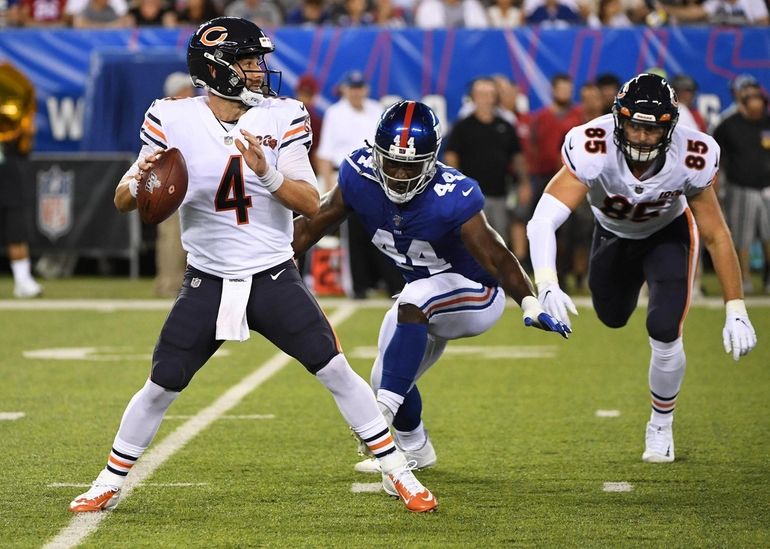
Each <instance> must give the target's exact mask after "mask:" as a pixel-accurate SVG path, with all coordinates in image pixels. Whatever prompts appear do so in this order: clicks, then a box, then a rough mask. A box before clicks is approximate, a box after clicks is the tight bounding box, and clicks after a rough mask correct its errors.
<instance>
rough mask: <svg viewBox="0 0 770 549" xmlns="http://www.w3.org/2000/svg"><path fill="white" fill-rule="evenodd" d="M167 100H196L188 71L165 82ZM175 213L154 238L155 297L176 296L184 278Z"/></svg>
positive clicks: (174, 75)
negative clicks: (187, 98) (173, 98)
mask: <svg viewBox="0 0 770 549" xmlns="http://www.w3.org/2000/svg"><path fill="white" fill-rule="evenodd" d="M163 95H165V96H166V97H195V95H196V92H195V87H194V86H193V83H192V80H191V79H190V75H189V74H188V73H186V72H172V73H171V74H169V75H168V76H167V77H166V81H165V82H164V83H163ZM179 223H180V222H179V212H178V211H176V212H174V213H173V215H171V217H169V218H168V219H166V220H165V221H164V222H163V223H161V224H159V225H158V226H157V236H156V239H155V281H154V287H155V295H156V296H158V297H175V296H176V295H177V294H178V293H179V288H180V287H181V285H182V280H183V279H184V271H185V268H186V267H187V252H185V251H184V249H183V248H182V228H181V226H180V224H179Z"/></svg>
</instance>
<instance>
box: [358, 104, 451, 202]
mask: <svg viewBox="0 0 770 549" xmlns="http://www.w3.org/2000/svg"><path fill="white" fill-rule="evenodd" d="M440 146H441V127H440V124H439V121H438V118H437V117H436V115H435V113H434V112H433V111H432V110H431V109H430V107H428V105H426V104H424V103H420V102H418V101H399V102H398V103H396V104H395V105H392V106H390V107H388V108H387V109H386V110H385V112H384V113H382V117H381V118H380V122H379V123H378V124H377V133H376V134H375V136H374V147H372V149H373V156H374V173H375V175H376V176H377V179H378V180H379V182H380V186H381V187H382V190H383V191H385V195H386V196H387V197H388V199H390V201H391V202H395V203H396V204H403V203H405V202H409V201H410V200H411V199H412V198H414V197H415V196H416V195H418V194H420V193H421V192H422V191H424V190H425V187H427V186H428V183H430V181H431V179H433V176H434V174H435V173H436V158H437V155H438V149H439V147H440Z"/></svg>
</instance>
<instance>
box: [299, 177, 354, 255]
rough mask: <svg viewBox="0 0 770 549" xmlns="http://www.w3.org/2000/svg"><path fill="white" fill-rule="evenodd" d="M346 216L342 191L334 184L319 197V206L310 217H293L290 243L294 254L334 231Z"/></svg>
mask: <svg viewBox="0 0 770 549" xmlns="http://www.w3.org/2000/svg"><path fill="white" fill-rule="evenodd" d="M347 216H348V210H347V208H345V201H344V200H343V198H342V191H341V190H340V188H339V187H338V186H337V185H335V186H334V188H332V190H331V191H329V192H328V193H326V194H325V195H324V196H323V197H322V198H321V207H320V209H319V210H318V213H316V214H315V215H314V216H312V217H307V216H304V215H303V216H299V217H295V218H294V240H293V241H292V243H291V246H292V248H294V255H295V256H300V255H302V254H304V253H305V252H306V251H307V250H308V249H309V248H310V247H311V246H312V245H313V244H315V243H316V242H318V241H319V240H320V239H321V237H322V236H324V235H325V234H328V233H330V232H332V231H334V230H335V229H336V228H337V227H338V226H339V224H340V223H342V221H344V220H345V218H346V217H347Z"/></svg>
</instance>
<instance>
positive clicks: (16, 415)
mask: <svg viewBox="0 0 770 549" xmlns="http://www.w3.org/2000/svg"><path fill="white" fill-rule="evenodd" d="M23 417H24V412H0V421H15V420H17V419H21V418H23Z"/></svg>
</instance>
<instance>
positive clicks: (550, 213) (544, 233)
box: [527, 193, 572, 284]
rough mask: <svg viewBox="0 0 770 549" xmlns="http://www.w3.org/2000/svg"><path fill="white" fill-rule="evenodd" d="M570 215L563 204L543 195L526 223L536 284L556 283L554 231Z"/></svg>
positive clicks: (548, 195) (553, 197)
mask: <svg viewBox="0 0 770 549" xmlns="http://www.w3.org/2000/svg"><path fill="white" fill-rule="evenodd" d="M570 213H572V212H571V211H570V209H569V208H568V207H567V206H566V205H565V204H564V203H563V202H561V201H560V200H559V199H558V198H556V197H555V196H553V195H552V194H548V193H545V194H543V196H542V197H541V198H540V201H539V202H538V203H537V207H536V208H535V213H534V214H532V219H530V221H529V223H527V237H528V238H529V254H530V257H531V259H532V268H533V269H534V271H535V282H536V283H537V284H542V283H544V282H556V229H558V228H559V227H561V226H562V224H563V223H564V222H565V221H566V220H567V218H568V217H569V215H570Z"/></svg>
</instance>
